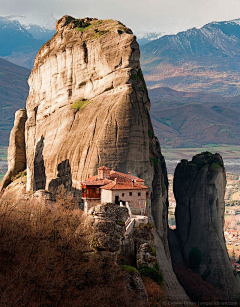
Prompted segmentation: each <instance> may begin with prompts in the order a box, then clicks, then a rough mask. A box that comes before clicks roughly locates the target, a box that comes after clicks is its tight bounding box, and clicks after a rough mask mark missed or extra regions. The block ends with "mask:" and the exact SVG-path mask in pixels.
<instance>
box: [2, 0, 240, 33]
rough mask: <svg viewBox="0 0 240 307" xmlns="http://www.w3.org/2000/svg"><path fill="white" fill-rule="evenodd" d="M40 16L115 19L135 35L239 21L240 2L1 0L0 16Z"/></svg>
mask: <svg viewBox="0 0 240 307" xmlns="http://www.w3.org/2000/svg"><path fill="white" fill-rule="evenodd" d="M42 13H53V15H54V16H55V17H56V18H59V17H61V16H63V15H66V14H68V15H72V16H74V17H78V18H82V17H86V16H89V17H97V18H102V19H110V18H111V19H117V20H120V21H121V22H123V23H124V24H126V25H127V26H128V27H130V28H132V29H133V30H134V31H135V32H138V31H142V30H144V29H146V30H149V29H150V30H158V31H167V30H168V28H169V31H170V29H171V28H176V27H177V28H178V29H179V30H185V29H187V28H190V27H193V26H196V27H200V26H202V25H204V24H206V23H208V22H211V21H222V20H230V19H235V18H240V0H148V1H146V0H86V1H83V0H0V16H4V15H12V14H24V15H30V14H31V15H37V14H42ZM166 28H167V29H166Z"/></svg>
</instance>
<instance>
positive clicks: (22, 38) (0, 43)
mask: <svg viewBox="0 0 240 307" xmlns="http://www.w3.org/2000/svg"><path fill="white" fill-rule="evenodd" d="M13 18H14V17H12V16H9V17H0V57H2V58H4V59H5V60H8V61H10V62H12V63H14V64H17V65H20V66H23V67H26V68H29V69H32V67H33V62H34V59H35V56H36V54H37V52H38V50H39V49H40V48H41V46H42V45H43V44H44V43H45V42H46V41H48V40H49V39H50V38H51V37H52V36H53V34H54V33H55V30H53V29H47V28H42V27H41V26H39V25H36V24H35V25H34V24H30V25H23V24H20V22H19V21H18V20H13ZM15 18H16V17H15Z"/></svg>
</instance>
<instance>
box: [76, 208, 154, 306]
mask: <svg viewBox="0 0 240 307" xmlns="http://www.w3.org/2000/svg"><path fill="white" fill-rule="evenodd" d="M128 217H129V214H128V209H127V208H125V207H120V206H119V205H115V204H112V203H107V204H99V205H97V206H95V207H92V208H91V209H90V210H89V213H88V216H87V218H86V220H85V222H84V232H85V235H86V238H87V241H88V242H89V250H90V251H92V252H93V251H94V253H98V254H100V255H101V256H102V257H103V259H105V261H107V262H110V263H112V265H115V266H116V263H117V256H118V255H119V253H120V251H121V242H122V240H123V238H124V234H125V222H126V220H127V219H128ZM81 231H82V229H80V232H79V231H78V230H77V232H76V234H77V235H81ZM125 286H126V295H127V296H128V294H129V293H132V292H133V291H134V298H135V300H136V301H137V302H138V306H141V307H148V306H149V302H148V295H147V292H146V289H145V287H144V284H143V281H142V279H141V277H140V276H139V274H138V273H137V271H136V272H135V271H131V272H128V271H126V272H125Z"/></svg>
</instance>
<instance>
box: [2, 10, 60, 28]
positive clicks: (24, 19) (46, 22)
mask: <svg viewBox="0 0 240 307" xmlns="http://www.w3.org/2000/svg"><path fill="white" fill-rule="evenodd" d="M4 18H5V19H8V20H11V21H13V20H17V21H19V23H20V24H21V25H22V26H24V27H25V28H26V29H29V28H30V27H31V26H32V25H35V26H39V27H41V28H42V29H48V30H54V29H55V25H56V21H57V19H56V18H55V17H54V16H53V14H38V15H31V16H29V15H28V16H19V15H11V16H5V17H4Z"/></svg>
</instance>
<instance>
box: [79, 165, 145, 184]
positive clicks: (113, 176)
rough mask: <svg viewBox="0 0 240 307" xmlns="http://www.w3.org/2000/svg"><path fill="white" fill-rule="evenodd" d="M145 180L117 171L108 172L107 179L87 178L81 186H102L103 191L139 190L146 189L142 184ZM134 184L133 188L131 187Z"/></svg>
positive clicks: (96, 176) (103, 167)
mask: <svg viewBox="0 0 240 307" xmlns="http://www.w3.org/2000/svg"><path fill="white" fill-rule="evenodd" d="M99 169H109V168H107V167H105V166H102V167H100V168H98V170H99ZM115 180H116V181H117V183H116V182H115ZM144 182H145V180H143V179H141V178H138V177H136V176H133V175H132V174H131V173H128V174H124V173H120V172H117V171H110V174H109V178H105V179H99V177H98V175H95V176H93V177H90V178H87V179H86V181H85V182H82V185H87V186H94V185H95V186H102V188H104V189H105V190H124V189H125V190H131V189H132V190H139V189H147V188H148V187H147V186H144V185H143V183H144ZM132 183H134V186H133V185H132Z"/></svg>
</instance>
